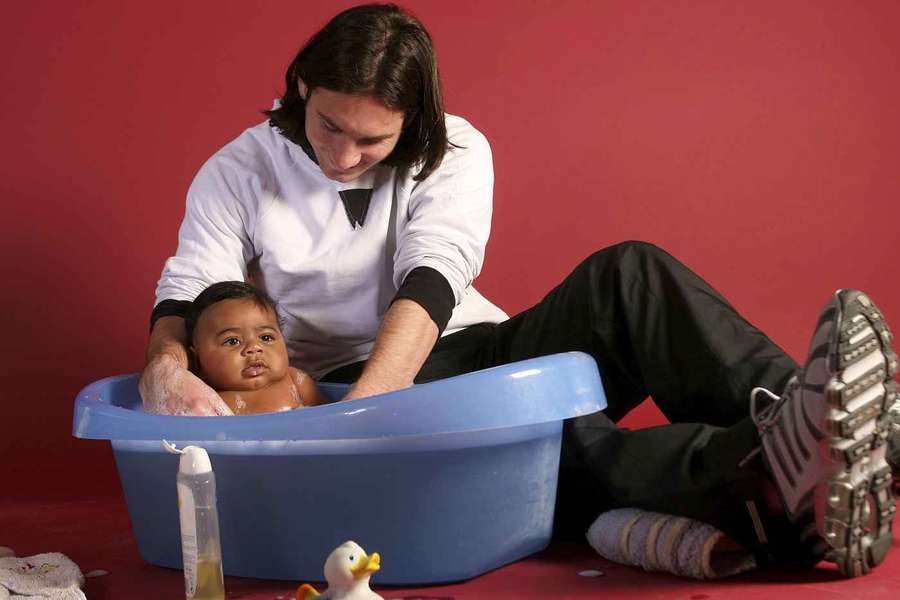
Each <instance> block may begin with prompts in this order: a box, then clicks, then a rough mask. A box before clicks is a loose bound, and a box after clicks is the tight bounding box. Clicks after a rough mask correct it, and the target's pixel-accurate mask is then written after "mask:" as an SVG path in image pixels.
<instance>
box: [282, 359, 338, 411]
mask: <svg viewBox="0 0 900 600" xmlns="http://www.w3.org/2000/svg"><path fill="white" fill-rule="evenodd" d="M290 369H291V377H292V378H293V380H294V389H296V390H297V393H298V394H300V402H302V403H303V405H304V406H318V405H320V404H328V403H329V402H330V400H329V399H328V396H326V395H325V394H323V393H322V390H320V389H319V386H317V385H316V382H315V381H313V378H312V377H310V376H309V375H307V374H306V373H304V372H303V371H301V370H300V369H295V368H294V367H291V368H290Z"/></svg>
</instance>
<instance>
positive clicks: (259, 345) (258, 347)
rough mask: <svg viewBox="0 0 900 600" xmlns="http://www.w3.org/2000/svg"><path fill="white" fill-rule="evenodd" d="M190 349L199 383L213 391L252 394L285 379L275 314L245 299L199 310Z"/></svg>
mask: <svg viewBox="0 0 900 600" xmlns="http://www.w3.org/2000/svg"><path fill="white" fill-rule="evenodd" d="M193 349H194V353H195V355H196V357H197V362H198V364H199V367H200V372H201V374H202V375H203V379H204V380H206V383H207V384H209V386H210V387H212V388H213V389H214V390H216V391H217V392H222V391H250V390H257V389H260V388H263V387H266V386H267V385H269V384H270V383H274V382H276V381H280V380H281V379H283V378H284V377H285V376H286V375H287V369H288V356H287V347H286V346H285V344H284V338H283V337H282V335H281V330H280V329H279V328H278V322H277V319H276V316H275V312H274V311H273V310H272V309H270V308H268V307H263V306H260V305H258V304H257V303H256V302H254V301H253V300H251V299H249V298H242V299H234V300H222V301H221V302H217V303H215V304H213V305H212V306H210V307H208V308H207V309H205V310H204V311H203V312H202V313H201V314H200V318H199V319H197V326H196V327H195V329H194V339H193Z"/></svg>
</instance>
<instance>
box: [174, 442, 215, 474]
mask: <svg viewBox="0 0 900 600" xmlns="http://www.w3.org/2000/svg"><path fill="white" fill-rule="evenodd" d="M178 470H179V471H180V472H182V473H184V474H185V475H199V474H201V473H209V472H211V471H212V464H210V462H209V454H207V453H206V450H204V449H203V448H201V447H199V446H185V447H184V449H183V450H182V454H181V460H179V462H178Z"/></svg>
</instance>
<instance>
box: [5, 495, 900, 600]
mask: <svg viewBox="0 0 900 600" xmlns="http://www.w3.org/2000/svg"><path fill="white" fill-rule="evenodd" d="M0 546H10V547H12V548H13V549H15V550H16V551H17V553H18V554H19V555H20V556H26V555H30V554H37V553H40V552H51V551H59V552H64V553H65V554H67V555H68V556H69V557H70V558H72V559H73V560H74V561H75V562H76V563H78V565H79V566H80V567H81V569H82V571H84V572H88V571H91V570H94V569H105V570H107V571H109V572H110V574H109V575H107V576H105V577H99V578H94V579H89V580H88V582H87V585H86V588H85V593H86V595H87V597H88V598H89V600H103V599H116V600H119V599H127V600H132V599H134V600H138V599H144V598H147V599H154V600H156V599H170V598H171V599H177V598H183V597H184V596H183V587H182V578H181V572H180V571H174V570H171V569H164V568H161V567H154V566H150V565H148V564H145V563H144V562H143V561H142V560H141V559H140V557H139V556H138V554H137V548H136V546H135V544H134V541H133V540H132V538H131V530H130V526H129V523H128V515H127V512H126V510H125V503H124V500H122V498H121V497H115V498H108V499H99V500H76V501H70V502H17V503H11V502H5V501H2V500H0ZM383 560H385V561H388V560H390V557H389V556H385V557H383ZM586 569H594V570H599V571H601V572H602V575H600V576H597V577H583V576H579V574H578V572H579V571H582V570H586ZM377 581H378V578H377V575H376V576H375V583H377ZM225 584H226V588H227V590H228V598H242V599H245V600H263V599H266V600H276V599H277V600H293V591H294V589H295V588H296V583H294V582H284V581H261V580H254V579H238V578H231V577H229V578H226V582H225ZM898 590H900V541H898V540H895V541H894V550H893V552H892V553H891V554H889V555H888V558H887V560H886V561H885V562H884V564H882V565H881V566H880V567H879V568H878V569H876V570H875V571H874V572H873V573H871V574H869V575H868V576H866V577H861V578H858V579H852V580H847V579H842V578H841V577H839V576H838V574H837V573H836V572H835V571H833V570H831V569H829V568H828V567H827V566H825V565H823V566H822V567H820V568H818V569H816V570H813V571H790V570H767V571H758V572H756V573H752V574H748V575H743V576H739V577H735V578H732V579H729V580H726V581H725V582H715V583H701V582H694V581H688V580H684V579H679V578H676V577H673V576H669V575H660V574H651V573H645V572H643V571H641V570H639V569H634V568H629V567H623V566H619V565H615V564H612V563H609V562H607V561H605V560H603V559H601V558H599V557H597V556H596V555H595V554H593V552H592V551H591V550H590V548H589V547H587V546H586V545H585V546H578V545H553V546H551V547H550V548H549V549H548V550H547V551H545V552H543V553H541V554H539V555H537V556H534V557H532V558H529V559H526V560H523V561H520V562H518V563H516V564H513V565H509V566H507V567H504V568H502V569H498V570H497V571H494V572H492V573H488V574H487V575H483V576H481V577H478V578H476V579H474V580H471V581H467V582H465V583H460V584H456V585H448V586H440V587H431V588H418V589H405V588H404V589H400V588H381V589H378V591H379V592H380V593H381V594H382V595H383V596H384V597H385V599H386V600H391V599H393V600H401V599H406V600H414V599H417V600H464V599H472V600H475V599H479V600H481V599H485V600H495V599H496V600H506V599H510V600H512V599H516V600H528V599H531V598H533V599H535V600H537V599H541V600H543V599H547V598H554V599H566V598H568V599H580V598H600V597H609V598H616V599H618V598H623V597H624V598H656V599H661V600H668V599H676V598H677V599H684V600H714V599H716V598H721V599H723V600H724V599H726V598H727V599H728V600H735V599H738V598H760V599H762V598H766V599H778V598H794V599H798V598H810V597H822V598H834V599H838V600H839V599H842V598H865V599H867V600H869V599H871V600H877V599H880V598H884V599H887V598H891V599H894V598H897V597H898Z"/></svg>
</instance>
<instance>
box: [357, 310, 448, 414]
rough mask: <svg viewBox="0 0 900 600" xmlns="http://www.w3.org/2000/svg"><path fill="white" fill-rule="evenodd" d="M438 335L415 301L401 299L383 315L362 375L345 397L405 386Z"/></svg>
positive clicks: (429, 319)
mask: <svg viewBox="0 0 900 600" xmlns="http://www.w3.org/2000/svg"><path fill="white" fill-rule="evenodd" d="M437 338H438V327H437V325H435V324H434V321H432V320H431V317H430V316H428V312H427V311H426V310H425V309H424V308H422V307H421V306H420V305H419V304H418V303H417V302H415V301H414V300H409V299H407V298H401V299H399V300H397V301H396V302H394V303H393V304H392V305H391V307H390V308H389V309H388V311H387V313H386V314H385V315H384V319H383V320H382V321H381V327H380V328H379V330H378V335H377V336H376V337H375V347H374V348H372V353H371V354H370V355H369V359H368V360H367V361H366V366H365V368H364V369H363V372H362V375H361V376H360V378H359V381H357V382H356V383H355V384H353V386H352V387H351V388H350V390H349V391H348V392H347V395H346V396H344V398H343V399H344V400H355V399H356V398H364V397H366V396H374V395H375V394H384V393H386V392H392V391H394V390H400V389H403V388H407V387H409V386H411V385H412V384H413V379H415V377H416V374H418V372H419V369H421V368H422V364H423V363H424V362H425V359H426V358H428V354H429V353H430V352H431V349H432V348H433V347H434V343H435V342H436V341H437Z"/></svg>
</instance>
